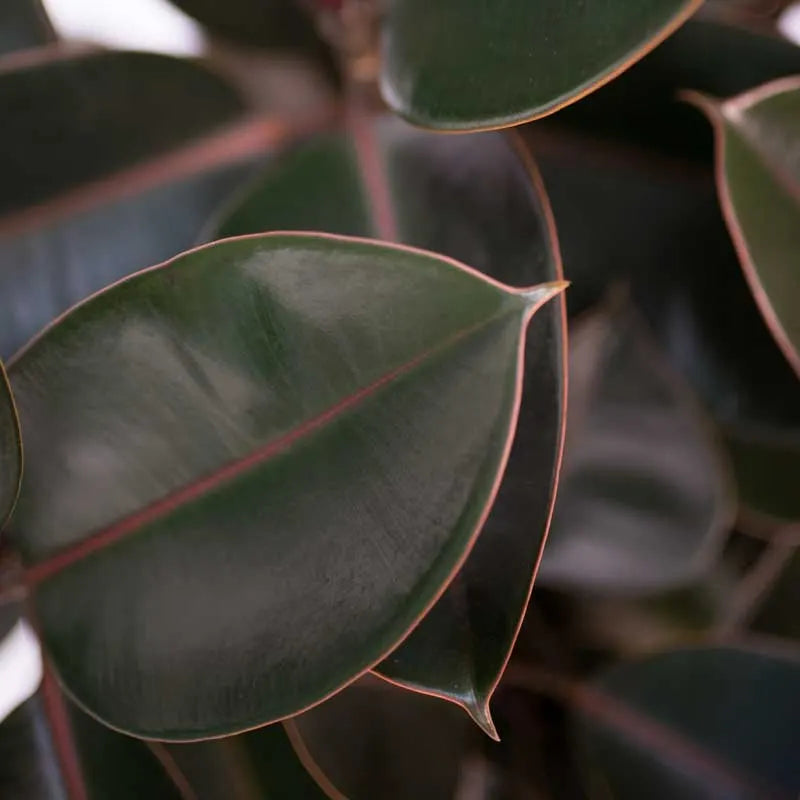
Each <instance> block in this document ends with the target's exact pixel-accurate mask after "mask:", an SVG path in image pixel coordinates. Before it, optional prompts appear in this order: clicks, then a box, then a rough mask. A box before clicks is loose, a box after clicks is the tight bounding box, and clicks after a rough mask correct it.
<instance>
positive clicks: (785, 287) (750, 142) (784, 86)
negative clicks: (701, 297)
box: [686, 77, 800, 376]
mask: <svg viewBox="0 0 800 800" xmlns="http://www.w3.org/2000/svg"><path fill="white" fill-rule="evenodd" d="M686 97H687V99H690V100H693V101H694V102H695V103H697V104H698V105H699V106H700V108H702V109H703V110H704V111H705V112H706V114H708V116H709V119H710V120H711V122H712V124H713V125H714V128H715V133H716V156H717V157H716V167H717V184H718V189H719V196H720V202H721V205H722V210H723V212H724V214H725V221H726V222H727V223H728V229H729V230H730V233H731V237H732V239H733V242H734V244H735V246H736V251H737V253H738V254H739V258H740V260H741V262H742V267H743V268H744V272H745V276H746V277H747V281H748V283H749V284H750V288H751V290H752V292H753V296H754V297H755V299H756V302H757V303H758V307H759V309H760V310H761V313H762V314H763V315H764V319H765V320H766V322H767V325H768V326H769V328H770V330H771V331H772V334H773V336H774V337H775V341H776V342H777V343H778V345H779V346H780V348H781V350H782V351H783V354H784V355H785V356H786V358H787V360H788V361H789V363H790V364H791V365H792V367H793V368H794V370H795V372H796V373H797V374H798V376H800V316H798V314H797V307H798V304H799V303H800V269H798V253H800V78H796V77H795V78H785V79H782V80H779V81H775V82H773V83H769V84H766V85H764V86H761V87H759V88H757V89H753V90H751V91H749V92H745V93H744V94H742V95H739V96H738V97H734V98H733V99H731V100H727V101H725V102H717V101H714V100H711V99H710V98H708V97H705V96H702V95H697V94H694V93H691V92H689V93H687V94H686Z"/></svg>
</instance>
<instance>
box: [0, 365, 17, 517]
mask: <svg viewBox="0 0 800 800" xmlns="http://www.w3.org/2000/svg"><path fill="white" fill-rule="evenodd" d="M21 481H22V440H21V439H20V435H19V419H18V418H17V409H16V406H15V405H14V398H13V397H12V395H11V387H10V386H9V384H8V376H7V375H6V371H5V368H4V367H3V363H2V361H0V531H2V530H3V527H4V526H5V523H6V522H7V520H8V518H9V516H10V515H11V511H12V510H13V508H14V504H15V503H16V501H17V496H18V495H19V488H20V483H21Z"/></svg>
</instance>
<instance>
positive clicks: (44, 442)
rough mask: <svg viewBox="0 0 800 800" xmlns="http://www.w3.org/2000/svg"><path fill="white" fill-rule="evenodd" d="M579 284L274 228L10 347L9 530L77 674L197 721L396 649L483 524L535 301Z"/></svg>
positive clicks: (166, 732) (158, 717) (141, 731)
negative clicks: (495, 276) (16, 487)
mask: <svg viewBox="0 0 800 800" xmlns="http://www.w3.org/2000/svg"><path fill="white" fill-rule="evenodd" d="M562 289H563V284H549V285H543V286H541V287H534V288H533V289H530V290H509V289H506V288H505V287H503V286H502V285H501V284H499V283H497V282H494V281H490V280H489V279H487V278H484V277H483V276H481V275H480V274H479V273H477V272H473V271H471V270H469V268H466V267H463V266H461V265H459V264H458V263H457V262H454V261H450V260H445V259H443V258H440V257H434V256H431V255H430V254H427V253H425V252H423V251H418V250H411V249H404V248H398V247H394V246H392V247H390V246H387V245H378V244H375V243H372V242H368V241H364V240H354V239H345V238H337V237H330V236H327V237H326V236H322V235H317V236H305V235H302V234H273V235H264V236H256V237H244V238H242V239H236V240H229V241H224V242H220V243H217V244H215V245H211V246H207V247H204V248H201V249H198V250H196V251H192V252H190V253H188V254H185V255H183V256H181V257H179V258H178V259H176V260H174V261H172V262H168V263H167V264H164V265H161V266H160V267H157V268H153V269H150V270H146V271H144V272H142V273H139V274H137V275H135V276H132V277H131V278H130V279H127V280H125V281H122V282H121V283H119V284H117V285H116V286H114V287H112V288H110V289H108V290H106V291H105V292H102V293H100V294H99V295H96V296H94V297H93V298H90V299H89V300H87V301H85V302H84V303H83V304H81V305H80V306H78V307H76V308H75V309H74V310H73V311H72V312H71V313H69V314H67V315H66V316H65V317H64V318H63V319H62V320H60V321H59V322H58V323H57V324H55V325H53V326H51V327H50V328H48V329H47V330H46V331H45V332H44V333H43V334H42V335H41V336H40V337H38V338H37V339H35V340H34V341H33V342H32V343H31V344H30V345H29V346H28V347H27V348H26V349H25V350H24V351H23V352H22V353H21V355H20V357H19V358H18V359H17V360H16V361H15V362H14V364H13V367H12V369H11V380H12V385H13V386H14V391H15V394H16V395H17V396H18V398H19V407H20V409H21V425H22V429H23V430H24V431H25V436H26V440H27V445H26V447H27V453H28V456H27V464H28V468H27V470H26V479H25V480H24V481H23V487H22V492H21V496H20V501H19V506H18V510H17V514H16V515H15V525H14V530H13V532H12V533H13V535H14V541H15V543H16V544H17V546H18V548H19V549H20V551H21V552H22V555H23V557H24V558H25V560H26V562H27V564H28V573H27V577H28V582H29V583H30V584H31V585H33V586H35V587H36V598H35V599H36V607H37V609H38V615H39V619H40V623H41V628H42V635H43V640H44V642H45V645H46V646H47V648H48V649H49V651H50V653H51V655H52V658H53V662H54V664H55V666H56V668H57V670H58V672H59V674H60V676H61V678H62V680H63V682H64V684H65V685H66V686H67V687H68V688H69V690H70V692H71V693H72V694H73V695H74V696H75V697H76V698H77V699H78V701H79V702H81V703H82V704H84V705H85V706H86V707H88V708H90V709H91V710H92V712H93V713H95V714H96V715H97V716H98V717H100V718H101V719H103V720H105V721H106V722H108V723H109V724H111V725H113V726H115V727H117V728H120V729H123V730H126V731H129V732H135V733H136V734H138V735H142V736H145V737H153V738H162V739H194V738H202V737H204V736H208V735H210V734H224V733H231V732H235V731H241V730H243V729H246V728H250V727H253V726H257V725H263V724H266V723H268V722H271V721H274V720H277V719H280V718H282V717H286V716H289V715H292V714H295V713H297V712H298V711H300V710H302V709H303V708H306V707H309V706H311V705H314V704H315V703H317V702H319V701H320V700H322V699H323V698H325V697H326V696H328V695H330V694H331V693H333V692H335V691H337V690H338V689H339V688H341V687H342V686H343V685H345V684H346V683H348V682H349V681H351V680H353V679H354V678H355V677H356V676H357V675H358V674H360V673H361V672H363V671H365V670H366V669H368V668H369V667H371V666H372V665H373V664H374V663H375V662H376V661H378V660H379V659H380V658H382V657H383V656H384V655H385V654H386V653H387V652H388V651H390V650H391V649H392V648H393V647H395V646H396V644H397V643H398V642H399V641H400V640H401V639H402V638H403V637H404V636H405V635H406V634H407V633H408V631H409V630H410V628H411V627H413V625H414V624H415V623H416V622H417V620H418V619H419V618H420V617H421V616H423V615H424V614H425V613H426V612H427V610H428V608H429V607H430V605H431V604H432V603H433V602H434V601H435V600H436V599H437V597H438V595H439V594H440V592H441V591H443V589H444V588H445V586H446V585H447V584H448V583H449V582H450V580H451V579H452V576H453V573H454V572H455V571H456V570H457V569H458V567H459V566H460V564H461V562H462V561H463V559H464V558H465V556H466V554H467V552H468V551H469V550H470V548H471V546H472V544H473V542H474V539H475V537H476V535H477V533H478V531H479V530H480V528H481V525H482V523H483V521H484V519H485V516H486V513H487V512H488V508H489V506H490V505H491V502H492V500H493V498H494V495H495V493H496V491H497V484H498V482H499V476H500V474H501V473H502V470H503V468H504V466H505V462H506V460H507V457H508V449H509V447H510V441H511V438H512V435H513V430H514V426H515V422H516V416H517V412H518V407H519V394H520V381H521V370H522V367H523V363H522V361H523V359H522V356H521V354H522V353H523V346H524V327H525V324H526V322H527V319H528V318H529V316H530V315H531V314H532V313H533V312H534V311H535V309H536V308H537V307H538V306H539V305H541V304H542V303H544V302H545V301H546V300H547V299H549V298H550V297H552V296H553V295H554V294H557V293H558V292H560V291H561V290H562ZM400 309H402V313H399V310H400ZM101 397H102V398H103V399H102V403H100V404H99V405H98V400H97V399H98V398H101ZM55 408H58V409H59V411H58V413H56V412H55ZM465 431H469V433H468V435H466V436H465V435H464V434H465ZM53 487H58V489H57V490H53ZM343 498H346V502H345V501H343ZM176 576H180V579H179V580H176ZM212 585H213V587H214V591H213V592H210V591H209V587H210V586H212ZM309 587H314V591H313V592H309ZM67 598H69V600H67ZM109 675H113V676H114V680H113V685H111V686H109V685H108V684H107V682H106V680H105V677H104V676H109ZM189 675H191V676H192V678H191V680H188V676H189ZM242 686H247V687H248V691H247V692H241V691H239V690H238V688H237V687H242ZM165 698H169V700H167V699H165Z"/></svg>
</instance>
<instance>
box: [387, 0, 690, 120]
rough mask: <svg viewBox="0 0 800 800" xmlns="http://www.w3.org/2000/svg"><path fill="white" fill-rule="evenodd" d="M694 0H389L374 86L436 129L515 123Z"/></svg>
mask: <svg viewBox="0 0 800 800" xmlns="http://www.w3.org/2000/svg"><path fill="white" fill-rule="evenodd" d="M699 5H700V0H639V2H636V3H631V2H628V0H612V2H608V1H607V0H605V1H604V2H603V1H600V0H587V2H584V3H581V4H580V5H579V6H574V5H567V4H564V3H563V2H561V0H537V2H531V0H506V2H503V3H487V2H485V1H484V0H437V2H435V3H430V2H427V1H426V0H392V2H390V3H389V8H388V12H387V19H386V22H385V27H386V30H385V44H384V51H383V76H382V88H383V95H384V98H385V99H386V101H387V102H388V103H389V105H390V106H391V107H392V108H393V109H394V110H395V111H397V112H398V113H400V114H402V115H403V116H405V117H407V118H408V119H409V120H411V121H412V122H414V123H417V124H419V125H423V126H425V127H431V128H441V129H445V130H469V129H475V128H496V127H504V126H507V125H517V124H519V123H521V122H525V121H527V120H530V119H534V118H536V117H541V116H544V115H545V114H549V113H552V112H553V111H556V110H558V109H559V108H561V107H562V106H564V105H567V104H569V103H572V102H574V101H576V100H578V99H579V98H580V97H582V96H583V95H585V94H587V93H588V92H590V91H592V90H593V89H595V88H597V87H598V86H600V85H602V84H603V83H606V82H607V81H610V80H611V79H612V78H614V77H615V76H616V75H618V74H619V73H620V72H622V71H623V70H624V69H625V68H626V67H628V66H630V64H632V63H633V62H634V61H636V60H637V59H639V58H640V57H641V56H642V55H644V53H646V52H647V51H648V50H650V49H651V48H653V47H654V46H655V45H656V44H657V43H658V42H660V41H661V40H662V39H664V37H666V36H667V35H669V33H671V32H672V31H674V30H675V28H677V27H678V26H679V25H680V24H681V23H682V22H683V21H684V20H685V19H686V18H687V17H688V16H689V15H690V14H691V13H692V11H694V10H695V9H696V8H697V7H698V6H699Z"/></svg>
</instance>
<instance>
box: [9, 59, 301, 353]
mask: <svg viewBox="0 0 800 800" xmlns="http://www.w3.org/2000/svg"><path fill="white" fill-rule="evenodd" d="M0 96H2V97H3V100H2V102H3V103H7V104H10V107H11V108H13V113H9V115H8V124H6V125H4V126H3V130H2V132H0V141H2V143H3V148H2V155H0V161H2V167H3V176H4V180H3V182H2V185H1V186H0V208H2V209H3V210H4V211H5V212H6V213H5V214H4V215H0V355H3V356H8V355H10V354H11V353H13V352H14V351H15V350H16V349H17V348H18V347H19V346H20V345H21V344H22V343H23V342H24V341H26V340H27V339H28V338H29V337H30V336H31V335H32V334H33V333H35V332H36V331H37V330H39V329H40V328H41V327H42V326H43V325H44V324H46V323H47V322H49V321H50V320H51V319H53V318H54V317H55V316H56V315H58V314H59V313H61V312H63V311H64V310H66V309H67V308H69V307H70V306H71V305H73V304H74V303H75V302H77V301H78V300H82V299H83V298H84V297H86V296H87V295H88V294H90V293H92V292H94V291H97V290H98V289H101V288H102V287H104V286H106V285H108V284H109V283H111V282H113V281H114V280H117V279H118V278H120V277H122V276H123V275H126V274H128V273H129V272H131V271H132V270H134V269H138V268H141V267H144V266H147V265H149V264H153V263H156V262H159V261H163V260H164V259H166V258H169V257H171V256H173V255H175V253H177V252H180V251H181V250H183V249H185V248H186V247H188V246H189V245H191V244H192V243H193V242H194V241H195V240H196V238H197V235H198V233H199V230H200V228H201V227H202V225H203V223H204V222H205V221H206V218H207V217H208V215H209V214H210V212H211V210H212V209H213V208H214V207H215V206H216V205H218V204H219V203H220V202H221V200H222V199H223V198H224V197H226V196H227V195H228V194H229V193H230V192H231V191H232V190H233V188H234V187H235V186H237V185H238V183H239V182H240V181H241V180H242V179H243V178H244V176H245V175H246V174H247V172H248V170H249V169H251V168H252V166H253V164H254V162H258V163H260V161H261V160H263V158H264V154H265V153H266V152H268V151H269V149H270V148H271V147H272V146H273V145H274V144H275V141H276V139H279V138H281V137H282V136H284V135H285V134H286V129H285V126H282V125H279V124H277V123H275V122H270V121H264V120H252V121H242V120H241V117H242V113H243V110H244V109H243V107H242V104H241V101H240V100H239V98H238V96H237V94H236V93H235V92H234V90H233V89H232V88H230V87H228V86H227V85H226V84H225V83H223V82H222V81H221V79H220V78H218V77H217V76H216V75H215V74H213V73H211V72H209V71H208V70H206V69H204V68H202V67H201V66H199V65H195V64H192V63H189V62H181V61H178V60H175V59H170V58H165V57H162V56H154V55H146V54H139V53H94V54H84V55H82V56H80V57H77V58H74V57H70V56H69V55H68V54H66V53H65V54H63V55H62V56H60V57H58V58H56V59H55V60H53V59H50V60H45V61H43V62H39V63H32V64H30V65H29V66H27V67H26V68H25V69H24V70H20V71H17V72H6V73H0ZM5 107H9V106H8V105H7V106H5ZM29 204H33V205H29ZM25 206H27V207H25Z"/></svg>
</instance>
